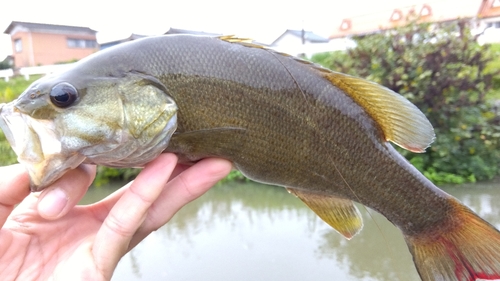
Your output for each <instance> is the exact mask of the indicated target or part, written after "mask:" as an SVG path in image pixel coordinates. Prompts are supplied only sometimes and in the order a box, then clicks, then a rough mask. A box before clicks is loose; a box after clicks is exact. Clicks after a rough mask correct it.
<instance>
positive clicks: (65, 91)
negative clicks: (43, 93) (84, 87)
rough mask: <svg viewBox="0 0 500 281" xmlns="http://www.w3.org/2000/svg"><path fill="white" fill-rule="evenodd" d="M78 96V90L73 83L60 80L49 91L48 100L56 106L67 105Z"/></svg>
mask: <svg viewBox="0 0 500 281" xmlns="http://www.w3.org/2000/svg"><path fill="white" fill-rule="evenodd" d="M77 98H78V91H77V90H76V89H75V87H73V85H71V84H69V83H66V82H62V83H59V84H57V85H55V86H54V87H53V88H52V90H51V91H50V101H51V102H52V103H53V104H54V105H55V106H57V107H62V108H64V107H68V106H70V105H71V104H73V102H75V101H76V99H77Z"/></svg>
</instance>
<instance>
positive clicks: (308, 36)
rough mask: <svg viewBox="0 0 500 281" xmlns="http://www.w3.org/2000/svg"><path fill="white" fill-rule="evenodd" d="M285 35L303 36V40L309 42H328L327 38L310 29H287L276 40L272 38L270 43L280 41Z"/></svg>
mask: <svg viewBox="0 0 500 281" xmlns="http://www.w3.org/2000/svg"><path fill="white" fill-rule="evenodd" d="M286 35H292V36H295V37H297V38H302V36H304V41H306V42H309V43H328V41H329V40H328V38H325V37H322V36H319V35H317V34H315V33H314V32H312V31H306V30H294V29H287V30H286V31H285V32H283V34H281V35H280V36H279V37H278V38H277V39H276V40H274V41H273V43H272V44H271V45H275V44H276V43H277V42H278V41H280V40H281V39H282V38H283V37H285V36H286Z"/></svg>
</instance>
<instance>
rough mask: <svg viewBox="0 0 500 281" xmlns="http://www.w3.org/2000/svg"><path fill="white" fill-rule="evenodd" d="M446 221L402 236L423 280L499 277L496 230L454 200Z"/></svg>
mask: <svg viewBox="0 0 500 281" xmlns="http://www.w3.org/2000/svg"><path fill="white" fill-rule="evenodd" d="M453 205H455V206H456V211H455V212H454V213H455V214H454V215H453V216H452V217H450V219H449V223H448V224H446V223H445V224H444V226H443V227H439V229H440V230H435V231H433V232H432V234H425V235H424V234H422V235H416V236H409V235H407V236H405V240H406V243H407V245H408V248H409V249H410V252H411V253H412V255H413V261H414V262H415V266H416V268H417V271H418V273H419V274H420V277H421V278H422V280H423V281H435V280H440V281H452V280H453V281H455V280H456V281H474V280H476V279H485V280H492V279H500V232H499V231H498V230H497V229H495V227H493V226H492V225H490V224H489V223H488V222H486V221H484V220H483V219H481V218H480V217H478V216H477V215H476V214H475V213H474V212H472V211H471V210H470V209H469V208H467V207H466V206H464V205H462V204H461V203H459V202H458V201H456V202H453Z"/></svg>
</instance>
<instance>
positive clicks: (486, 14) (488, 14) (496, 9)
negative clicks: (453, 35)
mask: <svg viewBox="0 0 500 281" xmlns="http://www.w3.org/2000/svg"><path fill="white" fill-rule="evenodd" d="M478 16H479V17H480V18H483V19H484V18H492V17H499V16H500V0H483V2H482V3H481V7H480V8H479V13H478Z"/></svg>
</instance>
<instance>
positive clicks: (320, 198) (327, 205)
mask: <svg viewBox="0 0 500 281" xmlns="http://www.w3.org/2000/svg"><path fill="white" fill-rule="evenodd" d="M287 190H288V192H290V193H292V194H293V195H295V196H297V197H298V198H299V199H300V200H302V202H304V203H305V204H306V205H307V206H308V207H309V208H311V210H313V211H314V212H315V213H316V214H317V215H318V216H319V217H320V218H321V219H322V220H324V221H325V222H326V223H328V224H329V225H330V226H331V227H333V228H334V229H335V230H337V231H338V232H339V233H340V234H342V235H343V236H344V237H345V238H347V239H351V238H352V237H353V236H354V235H356V234H357V233H358V232H359V231H360V230H361V228H363V219H362V218H361V214H360V213H359V211H358V208H356V206H355V205H354V204H353V202H352V201H351V200H348V199H342V198H338V197H333V196H325V195H320V194H315V193H309V192H304V191H302V190H298V189H294V188H287Z"/></svg>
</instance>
